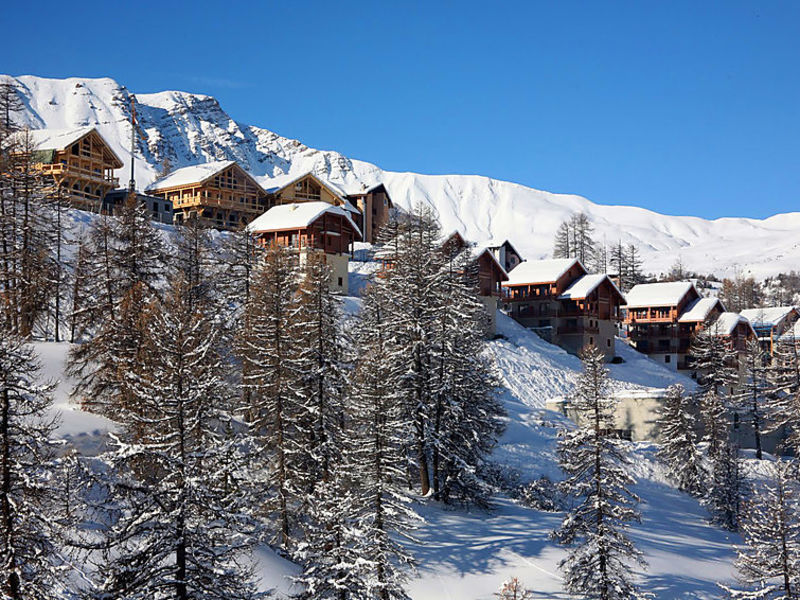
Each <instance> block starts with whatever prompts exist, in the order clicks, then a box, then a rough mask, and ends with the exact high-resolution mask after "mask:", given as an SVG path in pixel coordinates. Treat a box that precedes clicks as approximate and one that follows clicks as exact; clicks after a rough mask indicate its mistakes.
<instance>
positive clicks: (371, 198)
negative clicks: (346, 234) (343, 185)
mask: <svg viewBox="0 0 800 600" xmlns="http://www.w3.org/2000/svg"><path fill="white" fill-rule="evenodd" d="M347 199H348V200H349V201H350V202H352V203H353V204H354V205H355V206H356V208H358V209H359V211H360V212H361V214H360V215H359V219H360V222H359V223H358V225H359V227H361V231H363V232H364V241H365V242H369V243H370V244H374V243H376V242H377V241H378V240H377V237H378V232H379V231H380V230H381V228H382V227H383V226H384V225H385V224H386V222H387V221H388V220H389V211H390V210H391V209H392V199H391V198H390V197H389V192H388V191H387V189H386V186H385V185H383V184H379V185H377V186H375V187H372V188H368V189H365V190H364V191H363V192H358V193H356V194H348V195H347Z"/></svg>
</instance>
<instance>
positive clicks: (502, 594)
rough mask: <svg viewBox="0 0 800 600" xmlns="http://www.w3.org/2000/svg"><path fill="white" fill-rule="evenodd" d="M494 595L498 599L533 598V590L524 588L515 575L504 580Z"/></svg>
mask: <svg viewBox="0 0 800 600" xmlns="http://www.w3.org/2000/svg"><path fill="white" fill-rule="evenodd" d="M495 597H497V598H498V599H499V600H534V598H533V592H531V591H530V590H526V589H525V587H524V586H523V585H522V583H521V582H520V580H519V579H517V578H516V577H512V578H511V579H509V580H507V581H504V582H503V585H501V586H500V590H499V591H498V592H496V593H495Z"/></svg>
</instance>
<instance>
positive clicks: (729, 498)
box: [704, 439, 744, 531]
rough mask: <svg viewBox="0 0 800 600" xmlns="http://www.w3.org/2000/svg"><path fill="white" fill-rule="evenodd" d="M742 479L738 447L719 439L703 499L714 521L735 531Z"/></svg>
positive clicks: (742, 492) (742, 489)
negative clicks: (719, 442)
mask: <svg viewBox="0 0 800 600" xmlns="http://www.w3.org/2000/svg"><path fill="white" fill-rule="evenodd" d="M743 494H744V481H743V476H742V472H741V462H740V459H739V447H738V446H737V445H736V444H735V443H734V442H732V441H731V440H729V439H725V440H723V441H722V442H721V444H720V446H719V448H718V449H717V451H716V453H715V454H714V455H713V456H711V466H710V476H709V478H708V480H707V482H706V494H705V498H704V502H705V504H706V506H707V507H708V509H709V511H710V513H711V519H712V521H713V522H714V523H716V524H717V525H720V526H722V527H724V528H725V529H729V530H731V531H737V530H738V528H739V522H740V516H741V509H742V496H743Z"/></svg>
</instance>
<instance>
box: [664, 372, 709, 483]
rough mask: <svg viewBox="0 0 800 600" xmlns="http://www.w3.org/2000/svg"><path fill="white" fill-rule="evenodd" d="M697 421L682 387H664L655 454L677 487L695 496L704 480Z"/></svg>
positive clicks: (692, 403)
mask: <svg viewBox="0 0 800 600" xmlns="http://www.w3.org/2000/svg"><path fill="white" fill-rule="evenodd" d="M697 420H698V415H697V410H696V407H695V405H694V402H692V398H691V396H689V395H687V394H686V393H685V390H684V388H683V386H682V385H680V384H677V385H671V386H670V387H669V388H667V394H666V397H665V399H664V406H663V408H662V411H661V416H660V418H659V421H658V427H659V430H660V432H661V440H662V441H661V444H660V447H659V450H658V456H659V458H661V460H663V461H664V463H665V464H666V465H667V474H668V476H669V477H670V479H672V481H674V482H675V483H676V484H677V485H678V489H679V490H681V491H684V492H687V493H689V494H692V495H694V496H699V495H701V494H702V492H703V489H704V488H703V481H704V479H705V472H704V469H703V453H702V452H701V450H700V448H699V447H698V443H699V434H698V429H699V427H698V422H697Z"/></svg>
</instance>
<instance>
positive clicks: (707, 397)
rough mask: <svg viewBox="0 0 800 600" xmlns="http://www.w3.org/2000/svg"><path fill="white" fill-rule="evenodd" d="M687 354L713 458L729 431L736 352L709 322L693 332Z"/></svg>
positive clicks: (735, 373)
mask: <svg viewBox="0 0 800 600" xmlns="http://www.w3.org/2000/svg"><path fill="white" fill-rule="evenodd" d="M689 356H690V358H691V365H692V369H693V370H694V371H695V372H696V374H697V382H698V384H699V385H700V393H699V405H700V412H701V415H702V420H703V427H704V430H705V431H704V439H705V440H706V441H708V444H709V446H708V454H709V456H710V457H711V458H712V459H713V458H714V457H715V456H716V454H717V451H718V450H719V449H720V448H721V447H722V445H723V442H724V441H725V440H727V439H728V437H729V435H730V420H729V416H728V408H729V406H728V405H729V401H730V391H731V389H732V388H733V386H734V384H735V382H736V380H737V372H736V369H735V367H734V365H735V364H736V361H737V356H736V353H735V352H734V351H733V350H732V349H731V348H730V347H729V346H728V344H727V342H726V340H725V339H724V338H723V337H721V336H719V335H717V331H716V329H715V327H714V326H713V325H712V324H710V323H706V324H705V326H704V327H703V328H702V329H701V330H700V331H699V332H697V333H696V334H695V336H694V339H693V340H692V344H691V346H690V348H689Z"/></svg>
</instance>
